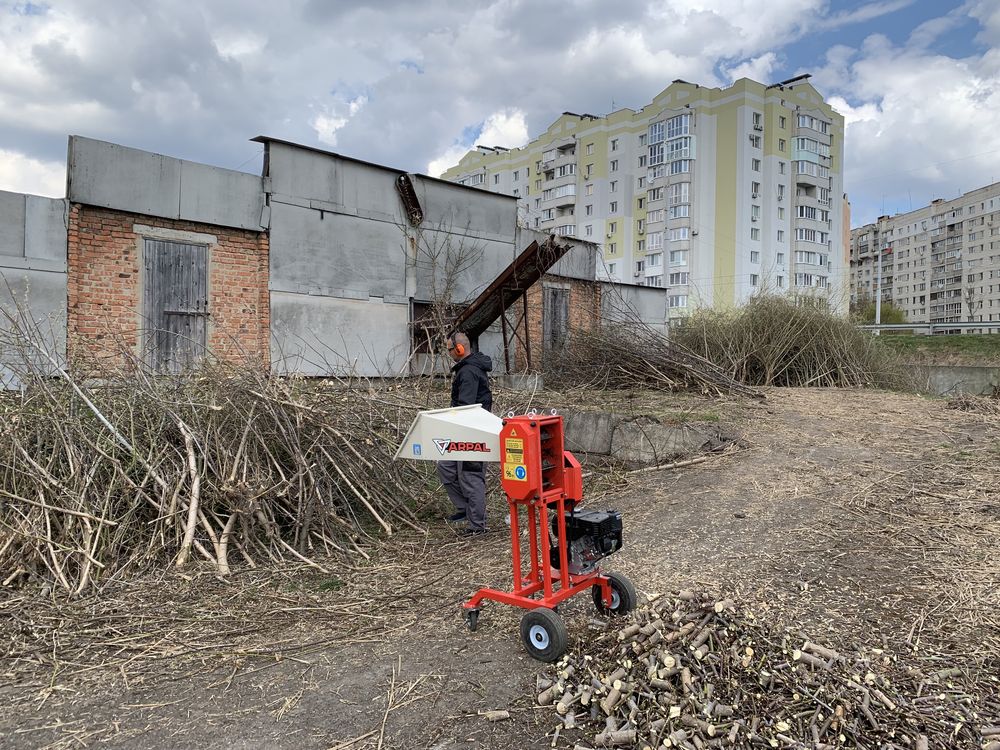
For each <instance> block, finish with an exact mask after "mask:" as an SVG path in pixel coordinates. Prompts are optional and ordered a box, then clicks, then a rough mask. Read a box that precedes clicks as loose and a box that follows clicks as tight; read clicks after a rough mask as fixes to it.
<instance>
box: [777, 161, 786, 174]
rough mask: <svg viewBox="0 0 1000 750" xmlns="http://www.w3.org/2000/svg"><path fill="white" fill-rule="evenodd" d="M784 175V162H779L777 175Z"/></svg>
mask: <svg viewBox="0 0 1000 750" xmlns="http://www.w3.org/2000/svg"><path fill="white" fill-rule="evenodd" d="M784 173H785V162H783V161H779V162H778V174H784Z"/></svg>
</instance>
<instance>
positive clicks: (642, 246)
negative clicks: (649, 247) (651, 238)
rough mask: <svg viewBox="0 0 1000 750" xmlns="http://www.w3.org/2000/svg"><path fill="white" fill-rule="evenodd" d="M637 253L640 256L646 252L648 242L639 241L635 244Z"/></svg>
mask: <svg viewBox="0 0 1000 750" xmlns="http://www.w3.org/2000/svg"><path fill="white" fill-rule="evenodd" d="M635 251H636V252H637V253H639V254H640V255H642V253H644V252H646V240H637V241H636V243H635Z"/></svg>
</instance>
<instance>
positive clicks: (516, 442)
mask: <svg viewBox="0 0 1000 750" xmlns="http://www.w3.org/2000/svg"><path fill="white" fill-rule="evenodd" d="M503 449H504V453H505V454H506V455H505V459H504V460H505V462H506V463H509V464H521V465H522V466H523V465H524V441H523V440H520V439H518V438H507V439H505V440H504V444H503Z"/></svg>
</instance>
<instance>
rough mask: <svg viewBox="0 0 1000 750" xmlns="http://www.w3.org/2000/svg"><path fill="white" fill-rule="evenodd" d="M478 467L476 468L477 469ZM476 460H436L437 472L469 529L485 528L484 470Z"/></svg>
mask: <svg viewBox="0 0 1000 750" xmlns="http://www.w3.org/2000/svg"><path fill="white" fill-rule="evenodd" d="M477 467H478V470H477ZM485 468H486V467H485V465H484V464H482V463H478V462H471V461H470V462H466V461H438V465H437V473H438V477H440V478H441V483H442V484H443V485H444V488H445V490H446V491H447V492H448V497H449V498H450V499H451V502H452V503H453V504H454V505H455V510H458V511H464V512H465V515H466V518H468V520H469V528H470V529H485V528H486V471H485Z"/></svg>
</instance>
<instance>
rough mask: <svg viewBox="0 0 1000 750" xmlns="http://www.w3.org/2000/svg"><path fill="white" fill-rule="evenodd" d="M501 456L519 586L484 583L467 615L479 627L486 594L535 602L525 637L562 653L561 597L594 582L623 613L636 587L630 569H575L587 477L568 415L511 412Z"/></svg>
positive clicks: (538, 649) (551, 657)
mask: <svg viewBox="0 0 1000 750" xmlns="http://www.w3.org/2000/svg"><path fill="white" fill-rule="evenodd" d="M500 461H501V464H500V467H501V469H500V470H501V474H500V481H501V485H502V487H503V490H504V493H505V494H506V496H507V503H508V505H509V506H510V544H511V557H512V563H513V581H514V590H513V591H510V592H508V591H498V590H496V589H490V588H482V589H480V590H479V591H477V592H476V594H475V595H474V596H473V597H472V598H471V599H469V601H467V602H466V603H465V604H464V607H465V612H466V618H467V620H468V624H469V627H470V628H471V629H472V630H475V629H476V626H477V623H478V617H479V609H480V604H481V603H482V601H483V600H484V599H489V600H492V601H496V602H501V603H503V604H511V605H513V606H515V607H522V608H524V609H527V610H530V611H529V612H528V613H526V614H525V615H524V618H523V619H522V621H521V639H522V641H523V642H524V645H525V647H526V648H527V650H528V652H529V653H530V654H531V655H532V656H533V657H535V658H536V659H540V660H542V661H555V660H556V659H558V658H559V656H561V655H562V653H563V651H564V650H565V648H566V643H567V639H568V638H567V633H566V627H565V625H564V624H563V622H562V619H561V618H560V617H559V615H558V614H556V612H555V609H556V607H557V606H558V605H559V603H560V602H563V601H565V600H566V599H569V598H570V597H571V596H574V595H576V594H578V593H580V592H581V591H584V590H587V589H590V590H591V591H592V593H593V598H594V604H595V606H596V607H597V609H598V610H599V611H601V612H603V613H605V614H620V613H624V612H627V611H629V610H631V609H632V608H633V607H634V606H635V590H634V588H632V584H631V583H629V582H628V580H627V579H626V578H625V577H624V576H621V575H620V574H616V573H610V574H608V575H604V574H602V573H601V571H600V569H599V568H597V567H596V566H593V567H591V568H590V570H589V571H588V572H586V573H583V574H580V575H574V574H573V573H571V571H570V568H571V565H570V562H571V561H570V559H569V543H568V540H567V527H566V512H567V511H572V510H573V509H574V508H575V507H576V505H577V504H578V503H579V502H580V501H581V500H582V499H583V478H582V473H581V469H580V463H579V462H578V461H577V460H576V459H575V458H574V457H573V454H572V453H570V452H569V451H566V450H564V449H563V418H562V417H561V416H557V415H551V416H543V415H536V414H527V415H524V416H518V417H508V418H507V419H505V420H504V422H503V429H502V430H501V432H500ZM550 509H552V510H554V511H555V515H554V521H553V522H552V527H553V531H556V532H557V533H556V537H557V540H556V544H557V550H558V561H559V562H558V567H557V569H556V566H555V565H554V563H555V559H556V557H555V555H554V554H553V552H552V551H551V550H550V542H549V524H550V513H549V511H550ZM522 514H526V516H527V535H528V545H527V550H524V549H522V546H521V538H520V518H521V516H522ZM525 552H527V555H526V559H525ZM588 567H589V566H588ZM525 568H526V569H527V570H526V571H525Z"/></svg>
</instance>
